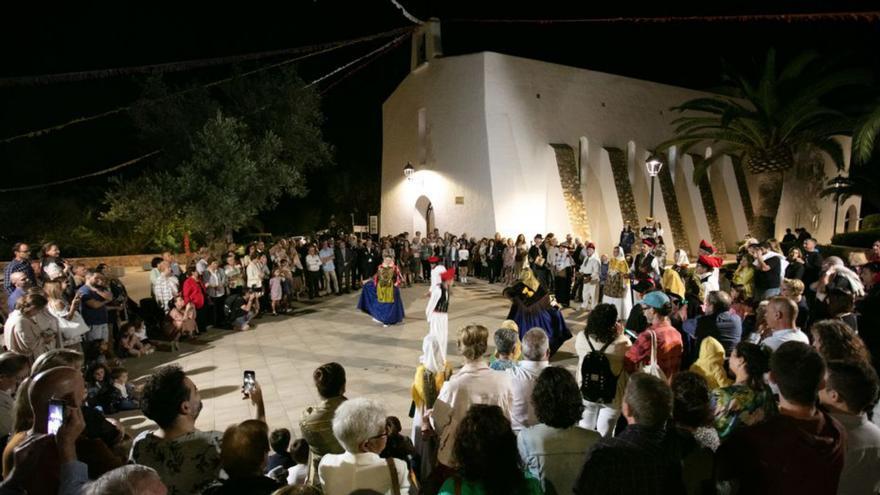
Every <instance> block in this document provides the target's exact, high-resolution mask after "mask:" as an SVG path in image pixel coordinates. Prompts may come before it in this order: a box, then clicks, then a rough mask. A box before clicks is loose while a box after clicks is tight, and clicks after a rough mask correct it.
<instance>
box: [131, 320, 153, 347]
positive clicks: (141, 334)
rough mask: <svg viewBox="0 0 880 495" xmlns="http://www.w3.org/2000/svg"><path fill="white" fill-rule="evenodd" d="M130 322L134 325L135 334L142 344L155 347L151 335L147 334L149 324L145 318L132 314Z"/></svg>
mask: <svg viewBox="0 0 880 495" xmlns="http://www.w3.org/2000/svg"><path fill="white" fill-rule="evenodd" d="M128 322H129V323H130V324H132V325H133V326H134V334H135V336H136V337H137V338H138V340H139V341H140V343H141V344H143V345H144V346H150V347H153V348H155V346H154V345H153V343H152V342H150V337H149V336H147V324H146V322H144V320H142V319H141V318H140V317H139V316H135V315H132V317H131V318H130V319H129V320H128Z"/></svg>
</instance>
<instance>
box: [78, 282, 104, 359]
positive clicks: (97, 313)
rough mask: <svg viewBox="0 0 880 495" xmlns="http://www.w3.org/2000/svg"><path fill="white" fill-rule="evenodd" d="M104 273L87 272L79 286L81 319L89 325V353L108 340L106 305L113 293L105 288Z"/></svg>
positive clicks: (87, 344)
mask: <svg viewBox="0 0 880 495" xmlns="http://www.w3.org/2000/svg"><path fill="white" fill-rule="evenodd" d="M105 284H106V279H105V278H104V275H102V274H100V273H98V272H89V274H88V275H87V276H86V283H85V285H83V286H82V287H80V288H79V290H78V291H77V292H79V294H80V300H81V301H82V303H81V312H82V317H83V320H85V322H86V325H88V326H89V332H88V333H87V334H86V339H85V340H86V348H87V352H88V353H89V355H91V354H94V353H95V352H96V351H97V348H98V347H100V345H101V344H102V343H104V342H109V340H110V327H109V314H108V308H107V306H108V305H109V304H110V303H111V302H113V294H112V293H111V292H110V291H109V290H108V289H107V288H106V286H105Z"/></svg>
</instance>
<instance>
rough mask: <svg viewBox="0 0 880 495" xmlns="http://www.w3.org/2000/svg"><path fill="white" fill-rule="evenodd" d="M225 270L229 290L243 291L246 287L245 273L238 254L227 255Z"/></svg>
mask: <svg viewBox="0 0 880 495" xmlns="http://www.w3.org/2000/svg"><path fill="white" fill-rule="evenodd" d="M223 272H224V275H225V277H226V284H227V285H228V286H229V292H237V293H241V291H242V289H243V288H244V276H245V273H244V272H243V268H242V267H241V261H239V259H238V256H236V255H235V254H234V253H232V254H229V255H228V256H227V257H226V266H225V267H223Z"/></svg>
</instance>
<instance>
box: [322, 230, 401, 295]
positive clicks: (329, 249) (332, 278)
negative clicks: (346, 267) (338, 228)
mask: <svg viewBox="0 0 880 495" xmlns="http://www.w3.org/2000/svg"><path fill="white" fill-rule="evenodd" d="M319 255H320V257H321V269H322V270H323V271H324V290H325V291H327V295H328V296H329V295H330V294H336V295H337V296H338V295H340V292H339V280H338V279H337V278H336V265H335V264H334V260H335V259H336V256H335V254H334V252H333V246H331V245H330V242H329V241H324V242H323V243H322V244H321V251H320V253H319ZM393 256H394V251H393V250H392V257H393Z"/></svg>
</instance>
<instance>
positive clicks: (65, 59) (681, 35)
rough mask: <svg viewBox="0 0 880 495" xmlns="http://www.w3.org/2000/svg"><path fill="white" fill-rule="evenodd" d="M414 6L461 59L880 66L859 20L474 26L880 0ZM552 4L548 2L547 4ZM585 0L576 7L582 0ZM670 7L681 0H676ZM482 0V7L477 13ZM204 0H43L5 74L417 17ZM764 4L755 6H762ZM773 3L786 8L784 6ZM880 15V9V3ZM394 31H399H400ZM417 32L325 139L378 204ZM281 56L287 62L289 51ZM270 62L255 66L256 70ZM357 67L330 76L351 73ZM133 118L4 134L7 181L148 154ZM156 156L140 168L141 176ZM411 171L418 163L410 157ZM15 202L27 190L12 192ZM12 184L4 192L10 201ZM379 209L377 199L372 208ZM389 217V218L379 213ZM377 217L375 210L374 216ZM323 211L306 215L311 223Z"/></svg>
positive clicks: (60, 90) (685, 75) (340, 91)
mask: <svg viewBox="0 0 880 495" xmlns="http://www.w3.org/2000/svg"><path fill="white" fill-rule="evenodd" d="M400 3H402V4H404V5H405V6H406V7H407V9H408V10H409V11H410V12H411V13H412V14H414V15H416V16H418V17H420V18H423V19H426V18H428V17H432V16H434V17H438V18H440V19H441V20H443V21H444V22H443V25H442V30H443V44H444V46H443V49H444V54H445V55H447V56H450V55H457V54H463V53H472V52H479V51H485V50H492V51H498V52H502V53H509V54H514V55H519V56H523V57H529V58H535V59H540V60H545V61H549V62H556V63H561V64H566V65H572V66H578V67H584V68H589V69H592V70H599V71H604V72H611V73H617V74H622V75H626V76H631V77H636V78H641V79H647V80H652V81H657V82H663V83H669V84H675V85H680V86H685V87H690V88H695V89H711V87H712V86H713V85H716V84H718V82H719V77H718V76H719V72H720V68H721V60H722V59H724V60H727V61H728V62H730V63H732V64H734V65H737V66H742V67H748V66H749V64H757V63H758V62H759V61H760V60H761V59H762V58H763V55H764V54H765V53H766V51H767V48H768V47H770V46H773V47H776V48H777V50H778V52H779V55H780V57H781V58H784V57H785V56H787V55H790V54H793V53H797V52H799V51H801V50H805V49H814V50H818V51H820V52H821V53H823V54H825V55H827V56H828V57H829V60H830V59H834V60H839V61H841V62H843V63H845V64H847V65H850V66H865V67H868V68H870V69H871V70H873V71H874V72H875V74H878V75H880V51H878V50H877V47H878V46H880V26H878V24H877V23H874V24H869V23H867V22H864V21H859V22H856V21H849V22H841V21H836V22H814V23H808V22H792V23H784V22H753V23H747V24H746V23H722V22H712V23H708V22H671V23H662V24H626V23H608V24H583V23H540V24H533V23H529V24H518V23H497V22H473V21H478V20H481V19H482V20H485V19H563V18H569V19H571V18H602V17H618V16H624V17H631V16H643V17H660V16H683V15H687V16H694V15H723V14H748V13H753V14H767V13H795V12H841V11H865V10H869V9H870V5H868V2H852V1H835V2H816V1H797V2H772V5H773V6H772V7H767V5H768V4H771V3H770V2H766V1H765V2H738V4H740V5H738V6H737V7H735V8H732V7H717V6H715V5H714V4H713V3H709V2H701V3H700V4H691V5H688V2H677V4H676V6H674V7H670V6H668V5H659V2H658V3H655V4H654V5H650V6H638V4H636V3H634V2H629V3H627V2H607V5H599V6H596V5H593V4H596V3H597V2H584V3H589V6H588V7H582V8H578V7H573V6H570V5H566V6H559V7H556V8H554V7H553V6H552V5H550V6H545V5H542V6H541V8H534V7H532V8H530V9H515V8H512V7H510V5H509V4H510V3H509V2H504V3H502V2H474V1H469V2H453V1H443V2H441V1H436V2H417V1H413V0H401V1H400ZM541 3H546V2H541ZM566 3H572V2H566ZM664 3H667V2H664ZM474 4H479V5H480V6H481V7H480V8H478V9H475V8H474V6H473V5H474ZM216 5H217V6H216V7H214V6H212V4H208V3H204V4H202V5H201V6H202V8H201V9H199V10H181V8H180V7H179V6H177V5H172V4H168V5H164V6H163V5H155V4H153V3H150V4H149V5H148V4H139V5H135V4H128V3H125V2H123V3H109V2H108V3H86V4H78V5H76V7H75V8H74V7H69V8H67V9H65V8H54V7H47V6H40V8H39V9H33V10H31V11H30V12H19V13H17V14H15V15H7V16H5V17H6V18H5V19H4V20H5V22H4V23H3V29H2V30H0V54H2V55H0V60H2V61H3V63H2V64H0V78H2V77H14V76H24V75H37V74H51V73H59V72H67V71H80V70H92V69H106V68H113V67H125V66H133V65H141V64H154V63H163V62H174V61H183V60H187V59H199V58H206V57H219V56H227V55H234V54H242V53H249V52H259V51H265V50H274V49H281V48H289V47H296V46H304V45H310V44H315V43H324V42H328V41H334V40H342V39H348V38H355V37H358V36H363V35H368V34H372V33H378V32H381V31H386V30H390V29H394V28H398V27H403V26H407V25H410V24H411V23H410V22H409V21H408V20H407V19H406V18H405V17H404V16H403V15H402V14H401V13H400V11H399V10H398V9H397V8H396V7H394V5H393V4H392V3H391V1H390V0H363V1H356V2H355V1H352V2H338V1H325V0H316V1H311V0H304V1H296V2H290V5H288V6H287V7H286V8H285V9H283V10H281V9H279V7H278V5H277V3H274V4H273V3H262V4H257V3H253V2H248V3H247V5H246V7H245V6H244V4H241V6H238V7H236V8H234V9H230V8H226V7H223V6H221V5H222V4H216ZM750 5H753V7H750ZM768 9H772V10H768ZM875 10H876V9H875ZM385 41H387V40H385ZM385 41H374V42H370V43H365V44H362V45H359V46H356V47H352V48H346V49H344V50H340V51H338V52H336V53H334V54H333V55H331V56H319V57H316V58H314V59H311V60H309V61H307V62H305V63H302V64H300V65H299V66H298V70H299V71H300V73H301V75H302V77H303V78H304V79H305V80H312V79H314V78H315V77H318V76H320V75H322V74H325V73H327V72H329V71H330V70H332V69H334V68H335V67H338V66H340V65H342V64H344V63H346V62H348V61H350V60H353V59H354V58H356V57H358V56H359V55H361V54H365V53H367V52H369V51H370V50H372V49H374V48H376V47H378V46H380V45H381V44H383V43H384V42H385ZM409 50H410V47H409V43H404V44H402V45H400V46H399V47H397V48H395V49H394V50H392V51H389V52H387V53H385V54H384V55H383V56H382V57H381V58H379V59H377V60H376V61H375V62H373V63H371V64H370V65H368V66H366V67H365V68H364V69H362V70H360V71H358V72H357V73H355V74H353V75H351V77H348V78H347V79H345V80H344V81H342V82H341V83H339V84H338V85H336V86H334V87H333V88H332V89H330V90H329V91H328V92H327V93H326V94H325V95H324V99H323V108H324V114H325V118H326V122H325V126H324V132H325V139H326V140H327V141H328V142H329V143H331V144H332V145H333V146H334V148H335V151H336V154H335V161H336V166H337V167H338V168H339V169H340V170H351V171H355V172H356V173H357V174H359V176H360V177H361V178H362V181H363V183H364V184H365V187H366V188H368V189H369V190H370V191H371V194H370V197H371V198H374V199H373V202H372V204H373V206H374V208H377V207H378V197H379V191H378V177H379V171H380V161H381V105H382V102H383V101H384V100H385V98H387V96H388V95H389V94H390V93H391V92H392V91H393V90H394V88H395V87H396V86H397V84H399V83H400V81H401V80H402V79H403V78H404V77H405V76H406V74H407V72H408V70H409ZM278 60H281V59H274V60H272V61H278ZM265 63H266V61H262V62H258V63H245V64H242V65H241V68H243V69H249V68H254V67H258V66H261V65H263V64H265ZM230 69H231V68H230V67H218V68H213V69H207V70H197V71H191V72H182V73H175V74H173V75H171V76H169V80H170V81H172V82H177V83H186V82H188V81H189V80H191V79H195V80H201V81H207V80H211V79H214V78H219V77H224V76H226V75H229V73H230ZM340 76H341V75H337V76H336V77H334V78H331V79H329V80H328V81H327V82H326V83H325V84H323V85H322V86H321V87H322V88H324V87H326V86H327V85H328V84H333V83H335V82H336V81H337V80H338V79H340ZM139 88H140V86H139V83H138V80H137V79H136V78H132V77H126V76H123V77H113V78H107V79H100V80H92V81H86V82H75V83H58V84H51V85H37V86H28V87H2V86H0V138H3V137H7V136H10V135H14V134H18V133H21V132H25V131H29V130H33V129H38V128H41V127H45V126H49V125H54V124H57V123H61V122H64V121H67V120H70V119H71V118H75V117H79V116H85V115H91V114H95V113H99V112H103V111H106V110H109V109H112V108H115V107H118V106H121V105H126V104H129V103H131V102H133V101H134V100H136V99H137V98H138V97H139V95H140V93H139V91H140V89H139ZM134 131H135V130H134V128H133V126H132V124H131V122H130V120H129V118H128V117H127V115H126V114H124V113H123V114H121V115H116V116H113V117H108V118H104V119H100V120H98V121H93V122H90V123H86V124H82V125H78V126H73V127H71V128H68V129H65V130H63V131H60V132H56V133H53V134H51V135H48V136H44V137H39V138H34V139H24V140H19V141H17V142H14V143H8V144H0V164H2V170H3V176H4V179H5V180H3V184H4V187H9V186H13V185H29V184H38V183H42V182H47V181H51V180H57V179H63V178H67V177H72V176H75V175H79V174H83V173H88V172H92V171H96V170H100V169H103V168H106V167H109V166H112V165H115V164H117V163H120V162H123V161H125V160H127V159H130V158H133V157H135V156H138V155H140V154H143V153H144V152H146V151H149V150H148V149H145V148H143V147H142V146H141V145H140V144H139V143H138V141H137V139H136V136H135V132H134ZM149 166H150V163H149V162H147V161H145V162H143V163H141V164H138V165H135V166H133V167H131V168H130V169H128V171H127V172H125V173H126V174H137V173H140V172H142V171H143V170H144V169H147V168H148V167H149ZM401 166H402V164H401ZM332 174H333V169H331V170H324V171H322V172H321V173H318V174H313V175H312V176H310V177H309V188H310V189H311V191H312V192H311V194H310V195H309V197H307V198H305V199H289V200H283V201H282V202H281V204H280V205H279V208H277V209H276V211H275V212H270V213H267V214H264V215H263V216H262V220H263V223H264V225H265V229H266V230H268V231H271V232H275V233H282V232H284V233H299V232H296V231H297V229H300V228H303V225H304V224H307V223H310V222H311V223H314V221H318V222H319V223H320V222H324V221H326V219H327V217H328V216H329V213H330V211H329V208H327V206H326V205H327V199H326V196H327V188H328V187H329V185H328V184H329V182H328V177H330V176H331V175H332ZM105 186H106V178H102V179H97V180H90V181H86V183H84V184H77V186H76V187H75V188H71V187H70V186H68V187H55V188H52V189H50V191H51V193H52V194H57V195H83V194H85V195H88V197H90V198H94V201H95V202H96V203H97V202H99V201H100V198H101V196H102V194H101V191H102V190H103V188H104V187H105ZM12 198H13V199H14V197H12ZM10 199H11V197H10V196H9V195H4V197H3V198H2V199H0V201H9V200H10ZM364 209H367V208H364ZM373 213H376V212H375V211H373ZM365 214H366V212H365V211H362V212H359V215H365ZM306 218H308V219H309V220H308V221H306V220H304V219H306Z"/></svg>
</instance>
